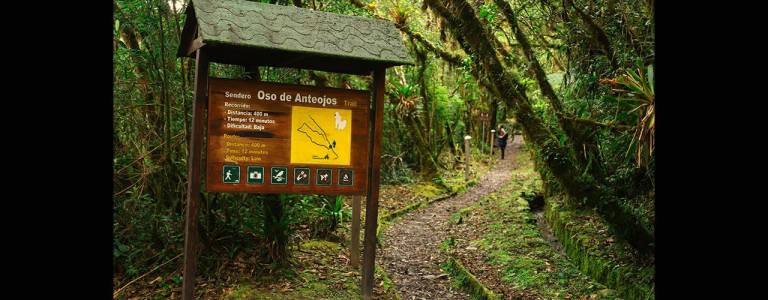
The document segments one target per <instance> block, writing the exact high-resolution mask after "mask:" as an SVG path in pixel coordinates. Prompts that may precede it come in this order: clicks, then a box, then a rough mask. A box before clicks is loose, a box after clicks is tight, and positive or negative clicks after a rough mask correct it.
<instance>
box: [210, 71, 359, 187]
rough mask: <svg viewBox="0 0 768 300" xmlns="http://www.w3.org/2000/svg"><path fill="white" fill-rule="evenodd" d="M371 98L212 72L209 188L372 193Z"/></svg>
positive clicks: (353, 92) (332, 90) (342, 90)
mask: <svg viewBox="0 0 768 300" xmlns="http://www.w3.org/2000/svg"><path fill="white" fill-rule="evenodd" d="M369 98H370V94H369V93H368V92H367V91H356V90H344V89H334V88H320V87H310V86H300V85H287V84H276V83H266V82H254V81H246V80H230V79H218V78H210V79H209V81H208V158H207V163H206V165H207V173H206V174H207V176H206V182H205V183H206V189H207V191H209V192H253V193H312V194H326V195H339V194H347V195H363V194H365V191H366V185H367V183H368V178H367V176H366V175H367V174H368V166H367V165H368V139H369V126H368V125H369V115H368V114H369V110H370V108H369V100H368V99H369Z"/></svg>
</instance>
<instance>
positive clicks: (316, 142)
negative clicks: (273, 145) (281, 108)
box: [291, 106, 352, 165]
mask: <svg viewBox="0 0 768 300" xmlns="http://www.w3.org/2000/svg"><path fill="white" fill-rule="evenodd" d="M351 145H352V111H351V110H348V109H333V108H317V107H307V106H293V107H292V111H291V164H320V165H349V164H350V157H351V155H350V153H351V152H352V151H351V150H352V147H351Z"/></svg>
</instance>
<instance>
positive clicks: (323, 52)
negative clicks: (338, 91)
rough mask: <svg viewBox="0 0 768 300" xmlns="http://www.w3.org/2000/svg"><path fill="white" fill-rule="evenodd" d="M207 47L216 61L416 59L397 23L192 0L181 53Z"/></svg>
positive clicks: (347, 68)
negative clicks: (401, 34) (407, 47)
mask: <svg viewBox="0 0 768 300" xmlns="http://www.w3.org/2000/svg"><path fill="white" fill-rule="evenodd" d="M200 47H205V48H206V49H207V51H208V55H209V58H210V60H211V61H215V62H222V63H231V64H241V65H267V66H278V67H295V68H304V69H316V70H324V71H333V72H343V73H358V74H365V73H369V72H370V71H371V70H372V69H373V68H375V67H390V66H396V65H403V64H413V60H412V58H411V57H410V55H409V54H408V53H407V51H406V49H405V47H404V45H403V43H402V41H401V39H400V34H399V32H398V30H397V29H396V28H395V26H394V24H393V23H391V22H389V21H386V20H380V19H373V18H363V17H357V16H347V15H340V14H334V13H327V12H321V11H315V10H310V9H303V8H298V7H293V6H283V5H272V4H266V3H259V2H251V1H243V0H192V1H191V2H190V4H189V7H188V8H187V21H186V24H185V25H184V31H183V32H182V37H181V43H180V45H179V52H178V56H180V57H181V56H190V57H191V56H192V55H193V54H194V50H196V49H198V48H200Z"/></svg>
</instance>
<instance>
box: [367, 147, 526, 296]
mask: <svg viewBox="0 0 768 300" xmlns="http://www.w3.org/2000/svg"><path fill="white" fill-rule="evenodd" d="M521 145H522V136H519V135H518V136H515V139H514V141H513V142H512V143H510V144H509V145H508V146H507V149H506V156H505V159H504V160H498V154H497V161H496V164H495V165H494V166H493V168H492V169H491V171H490V172H489V173H488V174H486V175H485V176H483V178H482V179H481V180H479V183H478V184H477V185H475V186H474V187H472V188H470V189H469V190H468V191H467V192H465V193H464V194H461V195H458V196H456V197H453V198H450V199H446V200H443V201H440V202H437V203H434V204H432V205H430V206H429V207H426V208H422V209H419V210H416V211H414V212H411V213H409V214H407V215H405V216H403V217H401V218H400V219H399V220H397V221H395V223H394V224H393V225H392V226H391V227H390V228H389V229H388V230H387V231H386V232H384V245H383V248H382V251H381V253H382V265H383V266H384V268H385V269H386V271H387V273H388V274H389V276H390V278H391V279H392V281H394V283H395V285H396V286H397V290H398V293H399V294H400V295H401V296H402V299H403V300H414V299H468V298H469V296H468V295H467V294H466V293H464V292H463V291H461V290H457V289H455V288H453V287H452V286H451V283H450V280H448V277H447V276H446V275H444V272H443V270H442V269H440V263H443V262H444V261H445V257H444V255H442V254H441V253H440V251H439V248H438V247H439V246H440V243H441V242H442V241H443V240H445V239H446V238H447V237H448V220H449V218H450V216H451V214H452V213H454V212H456V211H457V210H459V209H462V208H464V207H467V206H469V205H471V204H472V203H473V202H475V201H477V200H479V199H480V198H481V197H483V196H484V195H487V194H489V193H492V192H494V191H495V190H497V189H498V188H499V187H501V186H502V184H504V183H505V182H507V180H508V179H509V178H510V176H511V174H512V170H513V168H514V161H515V158H516V156H517V152H518V151H519V148H520V146H521ZM441 275H444V276H441Z"/></svg>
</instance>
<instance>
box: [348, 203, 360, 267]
mask: <svg viewBox="0 0 768 300" xmlns="http://www.w3.org/2000/svg"><path fill="white" fill-rule="evenodd" d="M361 198H362V196H352V237H351V238H350V243H349V264H350V265H352V266H353V267H354V268H355V269H357V268H359V267H360V202H362V200H361Z"/></svg>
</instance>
